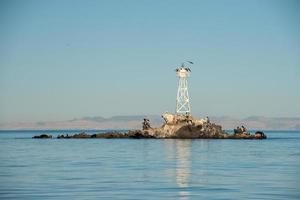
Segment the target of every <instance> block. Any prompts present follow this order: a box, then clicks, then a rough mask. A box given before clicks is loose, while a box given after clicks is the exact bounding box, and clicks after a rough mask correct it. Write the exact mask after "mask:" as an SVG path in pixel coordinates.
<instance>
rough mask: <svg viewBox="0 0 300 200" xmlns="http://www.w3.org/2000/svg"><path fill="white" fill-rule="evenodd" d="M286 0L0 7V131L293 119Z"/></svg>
mask: <svg viewBox="0 0 300 200" xmlns="http://www.w3.org/2000/svg"><path fill="white" fill-rule="evenodd" d="M299 22H300V2H299V1H297V0H273V1H271V0H248V1H247V0H246V1H240V0H224V1H217V0H215V1H214V0H209V1H208V0H207V1H200V0H199V1H198V0H197V1H192V0H191V1H159V0H156V1H155V0H152V1H150V0H148V1H144V0H128V1H121V0H107V1H104V0H103V1H101V0H99V1H92V0H86V1H84V0H82V1H76V0H75V1H71V0H70V1H69V0H60V1H58V0H53V1H50V0H48V1H45V0H41V1H40V0H33V1H32V0H29V1H20V0H19V1H18V0H1V1H0V24H1V28H0V122H21V121H22V122H24V121H47V120H48V121H56V120H68V119H73V118H81V117H86V116H103V117H110V116H115V115H140V114H161V113H164V112H166V111H169V112H174V111H175V101H176V90H177V81H178V80H177V77H176V75H175V71H174V69H175V68H176V67H178V66H180V65H181V63H182V62H185V61H187V60H190V61H193V62H194V65H191V66H190V68H191V69H192V73H191V76H190V78H189V93H190V98H191V110H192V114H193V115H196V116H232V117H239V118H244V117H248V116H266V117H300V103H299V102H300V78H299V77H300V23H299Z"/></svg>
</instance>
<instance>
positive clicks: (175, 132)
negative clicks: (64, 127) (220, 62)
mask: <svg viewBox="0 0 300 200" xmlns="http://www.w3.org/2000/svg"><path fill="white" fill-rule="evenodd" d="M144 123H145V124H144V125H145V126H144V129H143V130H131V131H128V132H126V133H123V132H106V133H98V134H87V133H85V132H82V133H79V134H74V135H68V134H67V135H58V136H57V139H92V138H99V139H101V138H103V139H117V138H133V139H141V138H156V139H266V138H267V136H266V135H265V134H264V133H263V132H261V131H257V132H256V133H255V134H250V133H248V132H247V131H246V129H245V127H243V129H238V131H237V129H235V130H234V133H233V134H229V133H226V132H225V131H224V130H222V127H221V126H220V125H217V124H214V123H210V122H204V123H202V124H195V123H186V122H182V123H176V124H164V125H163V126H161V127H160V128H151V127H150V125H149V126H148V124H146V123H148V121H145V120H144ZM146 125H147V126H146ZM33 138H52V136H51V135H46V134H42V135H39V136H34V137H33Z"/></svg>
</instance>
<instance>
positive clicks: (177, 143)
mask: <svg viewBox="0 0 300 200" xmlns="http://www.w3.org/2000/svg"><path fill="white" fill-rule="evenodd" d="M165 144H166V150H167V151H166V152H167V159H170V160H175V161H176V164H175V165H176V166H175V169H172V171H171V173H169V174H171V175H172V180H174V179H173V178H175V181H176V184H177V186H178V188H179V197H180V199H184V200H186V199H189V195H190V192H189V191H188V187H189V178H190V174H191V140H166V143H165Z"/></svg>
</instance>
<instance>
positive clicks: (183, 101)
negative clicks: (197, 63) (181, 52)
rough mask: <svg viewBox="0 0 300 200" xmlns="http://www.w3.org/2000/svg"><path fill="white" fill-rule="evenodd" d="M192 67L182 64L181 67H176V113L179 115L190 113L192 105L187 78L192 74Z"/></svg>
mask: <svg viewBox="0 0 300 200" xmlns="http://www.w3.org/2000/svg"><path fill="white" fill-rule="evenodd" d="M190 72H191V70H190V68H187V67H185V66H184V64H182V65H181V67H179V68H177V69H176V75H177V76H178V78H179V80H178V90H177V99H176V114H177V115H182V114H185V115H190V113H191V106H190V98H189V92H188V81H187V78H188V77H189V75H190Z"/></svg>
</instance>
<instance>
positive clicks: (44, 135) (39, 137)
mask: <svg viewBox="0 0 300 200" xmlns="http://www.w3.org/2000/svg"><path fill="white" fill-rule="evenodd" d="M32 138H34V139H50V138H52V135H47V134H41V135H35V136H33V137H32Z"/></svg>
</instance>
